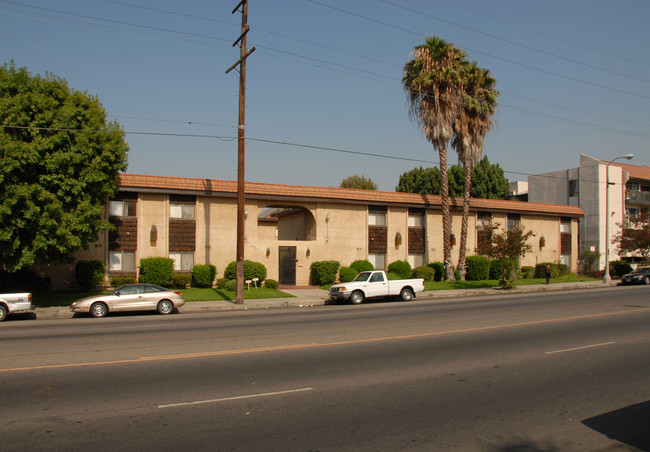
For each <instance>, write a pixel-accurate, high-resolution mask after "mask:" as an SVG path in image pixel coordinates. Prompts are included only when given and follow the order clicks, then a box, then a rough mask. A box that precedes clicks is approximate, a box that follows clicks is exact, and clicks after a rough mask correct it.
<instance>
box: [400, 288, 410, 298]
mask: <svg viewBox="0 0 650 452" xmlns="http://www.w3.org/2000/svg"><path fill="white" fill-rule="evenodd" d="M399 297H400V298H401V299H402V301H411V300H412V299H413V292H411V289H406V288H404V289H402V291H401V292H400V293H399Z"/></svg>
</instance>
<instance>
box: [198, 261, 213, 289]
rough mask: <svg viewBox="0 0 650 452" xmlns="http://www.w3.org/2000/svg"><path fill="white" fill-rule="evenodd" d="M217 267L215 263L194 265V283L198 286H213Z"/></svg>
mask: <svg viewBox="0 0 650 452" xmlns="http://www.w3.org/2000/svg"><path fill="white" fill-rule="evenodd" d="M215 276H217V267H215V266H214V265H195V266H194V267H192V284H193V285H195V286H196V287H208V288H209V287H212V283H213V282H214V277H215Z"/></svg>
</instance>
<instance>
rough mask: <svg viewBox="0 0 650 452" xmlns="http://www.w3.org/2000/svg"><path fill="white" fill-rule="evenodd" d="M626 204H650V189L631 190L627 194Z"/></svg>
mask: <svg viewBox="0 0 650 452" xmlns="http://www.w3.org/2000/svg"><path fill="white" fill-rule="evenodd" d="M625 203H626V204H639V205H643V206H650V191H639V190H631V191H628V192H627V194H626V195H625Z"/></svg>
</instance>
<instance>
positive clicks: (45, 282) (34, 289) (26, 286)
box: [0, 269, 52, 293]
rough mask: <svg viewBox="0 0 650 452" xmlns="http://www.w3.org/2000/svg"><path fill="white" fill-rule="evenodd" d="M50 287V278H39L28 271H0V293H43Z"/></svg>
mask: <svg viewBox="0 0 650 452" xmlns="http://www.w3.org/2000/svg"><path fill="white" fill-rule="evenodd" d="M50 287H52V278H50V277H49V276H40V275H38V274H36V272H34V271H32V270H29V269H22V270H18V271H16V272H13V273H9V272H6V271H0V292H1V293H6V292H31V293H43V292H46V291H48V290H49V289H50Z"/></svg>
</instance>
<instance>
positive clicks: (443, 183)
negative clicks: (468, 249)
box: [438, 146, 456, 281]
mask: <svg viewBox="0 0 650 452" xmlns="http://www.w3.org/2000/svg"><path fill="white" fill-rule="evenodd" d="M438 153H439V154H440V189H441V193H440V194H441V196H442V249H443V255H444V264H445V280H446V281H455V280H456V276H454V267H453V264H452V261H451V225H450V221H449V204H450V199H449V176H448V175H447V148H446V147H443V146H441V147H440V149H439V151H438Z"/></svg>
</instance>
